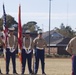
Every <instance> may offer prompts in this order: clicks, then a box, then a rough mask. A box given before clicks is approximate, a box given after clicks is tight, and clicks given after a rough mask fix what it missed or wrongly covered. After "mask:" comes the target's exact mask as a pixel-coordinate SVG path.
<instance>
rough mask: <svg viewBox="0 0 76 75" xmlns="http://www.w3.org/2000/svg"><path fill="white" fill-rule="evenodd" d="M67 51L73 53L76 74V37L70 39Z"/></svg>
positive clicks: (74, 72)
mask: <svg viewBox="0 0 76 75" xmlns="http://www.w3.org/2000/svg"><path fill="white" fill-rule="evenodd" d="M66 51H67V52H68V53H70V54H71V55H72V75H76V37H74V38H72V39H71V40H70V42H69V43H68V45H67V47H66Z"/></svg>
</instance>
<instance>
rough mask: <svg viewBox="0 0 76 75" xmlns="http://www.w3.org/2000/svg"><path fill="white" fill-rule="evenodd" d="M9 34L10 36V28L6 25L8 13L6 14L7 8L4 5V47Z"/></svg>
mask: <svg viewBox="0 0 76 75" xmlns="http://www.w3.org/2000/svg"><path fill="white" fill-rule="evenodd" d="M7 34H8V28H7V25H6V12H5V6H4V4H3V41H4V45H6V42H7Z"/></svg>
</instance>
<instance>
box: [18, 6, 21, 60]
mask: <svg viewBox="0 0 76 75" xmlns="http://www.w3.org/2000/svg"><path fill="white" fill-rule="evenodd" d="M21 48H22V27H21V6H20V5H19V14H18V49H20V50H21ZM19 58H20V61H21V60H22V59H21V54H20V53H19Z"/></svg>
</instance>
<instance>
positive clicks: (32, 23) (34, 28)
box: [23, 21, 40, 32]
mask: <svg viewBox="0 0 76 75" xmlns="http://www.w3.org/2000/svg"><path fill="white" fill-rule="evenodd" d="M27 29H29V30H30V31H31V32H35V31H38V30H39V29H40V27H39V26H37V22H35V21H30V22H27V23H26V24H24V25H23V32H24V31H25V30H27Z"/></svg>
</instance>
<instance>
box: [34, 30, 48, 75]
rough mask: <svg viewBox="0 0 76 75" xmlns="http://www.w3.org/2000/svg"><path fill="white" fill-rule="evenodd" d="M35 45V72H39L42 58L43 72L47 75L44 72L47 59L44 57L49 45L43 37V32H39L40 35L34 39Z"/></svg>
mask: <svg viewBox="0 0 76 75" xmlns="http://www.w3.org/2000/svg"><path fill="white" fill-rule="evenodd" d="M33 43H34V46H35V67H34V72H35V74H37V72H38V67H39V59H40V60H41V67H42V74H43V75H46V74H45V72H44V67H45V59H44V54H45V47H46V46H47V44H46V41H45V40H44V39H43V38H42V32H41V31H39V32H38V37H37V38H35V39H34V41H33Z"/></svg>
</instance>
